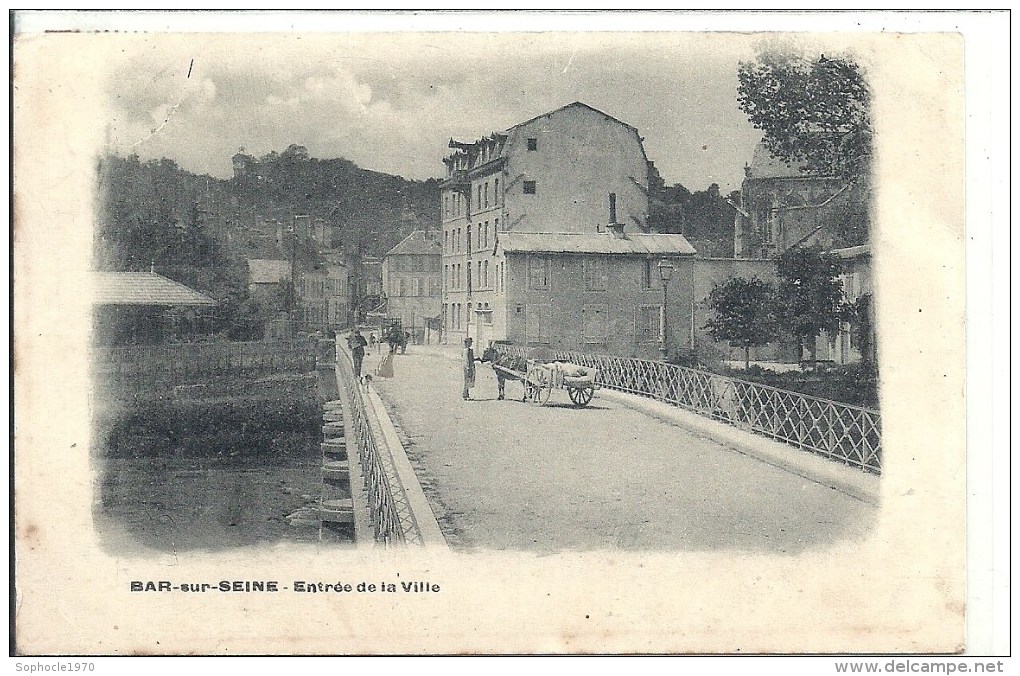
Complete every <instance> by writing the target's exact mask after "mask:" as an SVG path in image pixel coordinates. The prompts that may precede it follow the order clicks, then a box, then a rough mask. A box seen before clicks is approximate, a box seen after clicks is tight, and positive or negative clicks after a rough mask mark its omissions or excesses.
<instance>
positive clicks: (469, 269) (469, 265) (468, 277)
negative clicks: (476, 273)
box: [467, 261, 471, 293]
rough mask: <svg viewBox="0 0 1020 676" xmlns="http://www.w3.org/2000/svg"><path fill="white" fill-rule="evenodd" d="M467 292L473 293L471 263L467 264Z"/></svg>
mask: <svg viewBox="0 0 1020 676" xmlns="http://www.w3.org/2000/svg"><path fill="white" fill-rule="evenodd" d="M467 292H468V293H471V261H468V264H467Z"/></svg>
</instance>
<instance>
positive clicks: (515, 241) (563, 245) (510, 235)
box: [498, 232, 697, 256]
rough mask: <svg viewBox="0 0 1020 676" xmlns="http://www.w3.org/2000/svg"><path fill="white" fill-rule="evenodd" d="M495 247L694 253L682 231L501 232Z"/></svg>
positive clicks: (567, 251) (534, 250)
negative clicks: (621, 234)
mask: <svg viewBox="0 0 1020 676" xmlns="http://www.w3.org/2000/svg"><path fill="white" fill-rule="evenodd" d="M498 246H499V247H502V249H503V251H505V252H507V253H563V254H631V255H642V256H667V255H668V256H693V255H694V254H695V253H697V252H696V251H695V250H694V247H693V246H691V243H690V242H688V241H687V238H686V237H684V236H683V235H658V234H655V235H645V234H633V235H632V234H628V235H627V237H626V238H619V237H614V236H613V235H612V234H610V233H565V232H557V233H531V232H501V233H499V244H498Z"/></svg>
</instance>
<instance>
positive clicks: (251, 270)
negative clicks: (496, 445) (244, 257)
mask: <svg viewBox="0 0 1020 676" xmlns="http://www.w3.org/2000/svg"><path fill="white" fill-rule="evenodd" d="M248 279H249V281H250V283H251V284H279V283H280V282H282V281H285V280H287V279H290V261H282V260H276V259H274V258H249V259H248Z"/></svg>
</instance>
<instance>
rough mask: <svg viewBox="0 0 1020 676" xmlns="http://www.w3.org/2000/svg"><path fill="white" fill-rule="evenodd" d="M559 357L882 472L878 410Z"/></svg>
mask: <svg viewBox="0 0 1020 676" xmlns="http://www.w3.org/2000/svg"><path fill="white" fill-rule="evenodd" d="M499 349H500V350H501V351H502V352H504V353H506V354H510V355H513V356H519V357H526V356H527V354H528V350H527V348H524V347H520V346H512V345H504V346H500V347H499ZM554 358H555V359H559V360H564V361H571V362H574V363H576V364H580V365H582V366H588V367H593V368H596V369H598V372H599V373H598V382H599V383H601V384H602V386H603V387H608V388H610V389H614V390H620V391H622V392H631V393H633V394H639V395H642V396H646V397H654V398H655V399H658V400H661V401H664V402H667V403H670V404H673V405H675V406H679V407H681V408H684V409H687V410H689V411H693V412H695V413H698V414H700V415H704V416H707V417H710V418H714V419H716V420H719V421H722V422H725V423H728V424H730V425H733V426H735V427H739V428H741V429H746V430H749V431H752V432H756V433H758V434H761V435H764V436H767V437H770V438H772V439H775V440H777V441H782V442H784V443H787V444H791V445H793V446H796V447H798V448H802V449H805V450H809V451H812V452H814V453H817V454H819V455H823V456H825V457H827V458H830V459H833V460H836V461H838V462H842V463H843V464H845V465H851V466H854V467H859V468H861V469H862V470H864V471H867V472H873V473H875V474H880V473H881V470H882V463H881V459H882V430H881V422H882V419H881V415H880V414H879V412H878V411H875V410H872V409H867V408H861V407H859V406H851V405H849V404H843V403H840V402H838V401H830V400H828V399H820V398H818V397H811V396H808V395H805V394H800V393H799V392H791V391H789V390H781V389H778V388H775V387H770V386H768V385H761V384H758V383H752V382H749V381H746V380H739V379H737V378H729V377H726V376H721V375H717V374H715V373H709V372H708V371H700V370H697V369H692V368H687V367H684V366H676V365H674V364H666V363H663V362H657V361H649V360H645V359H627V358H623V357H612V356H605V355H592V354H584V353H581V352H571V351H556V352H555V357H554Z"/></svg>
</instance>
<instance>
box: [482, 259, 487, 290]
mask: <svg viewBox="0 0 1020 676" xmlns="http://www.w3.org/2000/svg"><path fill="white" fill-rule="evenodd" d="M482 285H483V286H484V287H485V288H486V289H488V288H489V261H485V262H484V264H483V265H482Z"/></svg>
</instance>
